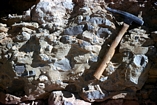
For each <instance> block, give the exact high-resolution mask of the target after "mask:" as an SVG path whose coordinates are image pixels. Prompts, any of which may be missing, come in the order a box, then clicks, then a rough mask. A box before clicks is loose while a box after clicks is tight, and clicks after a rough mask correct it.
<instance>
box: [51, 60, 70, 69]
mask: <svg viewBox="0 0 157 105" xmlns="http://www.w3.org/2000/svg"><path fill="white" fill-rule="evenodd" d="M54 66H55V67H56V69H57V70H62V71H69V70H71V66H70V62H69V60H68V59H67V58H64V59H62V60H59V61H56V62H55V63H54Z"/></svg>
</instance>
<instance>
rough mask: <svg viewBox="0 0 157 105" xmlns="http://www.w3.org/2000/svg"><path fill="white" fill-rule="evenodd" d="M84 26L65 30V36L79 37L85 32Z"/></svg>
mask: <svg viewBox="0 0 157 105" xmlns="http://www.w3.org/2000/svg"><path fill="white" fill-rule="evenodd" d="M83 28H84V25H78V26H74V27H70V28H67V29H65V30H64V35H78V34H81V33H82V32H83Z"/></svg>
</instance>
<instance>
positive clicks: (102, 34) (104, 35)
mask: <svg viewBox="0 0 157 105" xmlns="http://www.w3.org/2000/svg"><path fill="white" fill-rule="evenodd" d="M111 34H112V33H111V31H110V30H109V29H108V28H99V30H98V31H97V35H98V36H99V37H101V38H107V37H109V36H110V35H111Z"/></svg>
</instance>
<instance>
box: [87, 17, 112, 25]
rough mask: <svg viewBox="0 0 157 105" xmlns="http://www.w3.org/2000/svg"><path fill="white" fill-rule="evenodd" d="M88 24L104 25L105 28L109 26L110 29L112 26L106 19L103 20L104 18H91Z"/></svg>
mask: <svg viewBox="0 0 157 105" xmlns="http://www.w3.org/2000/svg"><path fill="white" fill-rule="evenodd" d="M89 22H91V23H92V24H95V23H96V24H99V25H101V24H102V25H106V26H109V27H111V26H112V22H111V21H109V20H108V19H104V18H101V17H92V18H90V20H89Z"/></svg>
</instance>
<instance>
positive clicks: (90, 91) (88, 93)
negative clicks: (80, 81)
mask: <svg viewBox="0 0 157 105" xmlns="http://www.w3.org/2000/svg"><path fill="white" fill-rule="evenodd" d="M80 95H81V97H82V98H83V99H84V100H87V101H89V102H94V101H97V102H98V101H101V100H103V99H105V98H106V97H107V96H108V93H107V92H106V91H102V90H101V88H100V86H99V85H95V86H90V85H89V86H87V87H86V88H83V90H82V92H81V93H80Z"/></svg>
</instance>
